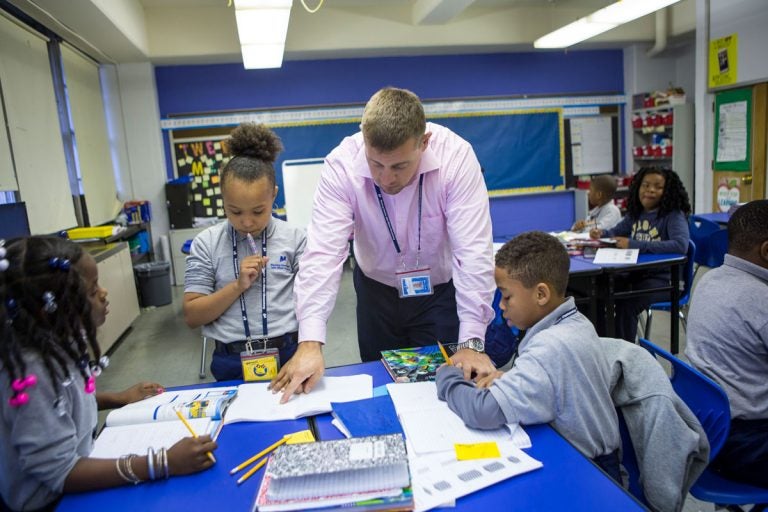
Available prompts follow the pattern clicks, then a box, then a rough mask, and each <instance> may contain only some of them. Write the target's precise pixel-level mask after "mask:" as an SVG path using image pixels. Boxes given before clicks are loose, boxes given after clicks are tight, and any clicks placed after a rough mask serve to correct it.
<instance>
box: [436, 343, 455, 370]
mask: <svg viewBox="0 0 768 512" xmlns="http://www.w3.org/2000/svg"><path fill="white" fill-rule="evenodd" d="M437 346H438V347H440V353H442V354H443V357H444V358H445V364H447V365H448V366H453V363H452V362H451V358H450V357H448V352H446V351H445V347H443V344H442V343H440V342H439V341H438V342H437Z"/></svg>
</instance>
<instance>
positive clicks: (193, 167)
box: [172, 135, 229, 218]
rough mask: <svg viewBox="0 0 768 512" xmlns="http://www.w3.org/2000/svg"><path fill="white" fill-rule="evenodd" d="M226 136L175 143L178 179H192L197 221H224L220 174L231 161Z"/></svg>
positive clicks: (192, 202) (191, 189)
mask: <svg viewBox="0 0 768 512" xmlns="http://www.w3.org/2000/svg"><path fill="white" fill-rule="evenodd" d="M224 138H225V136H223V135H216V136H213V137H209V138H189V139H174V140H173V141H172V144H173V162H174V165H175V166H176V176H177V177H179V178H181V177H183V176H190V193H191V200H190V205H191V207H192V214H193V215H194V216H195V217H219V218H224V205H223V201H222V198H221V183H220V179H219V171H220V170H221V168H222V167H223V166H224V164H226V163H227V162H228V161H229V152H228V151H227V147H226V144H223V143H222V140H223V139H224Z"/></svg>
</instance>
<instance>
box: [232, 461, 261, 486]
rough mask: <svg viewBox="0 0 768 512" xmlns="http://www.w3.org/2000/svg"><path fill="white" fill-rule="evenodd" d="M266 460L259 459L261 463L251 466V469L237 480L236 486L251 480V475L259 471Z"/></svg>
mask: <svg viewBox="0 0 768 512" xmlns="http://www.w3.org/2000/svg"><path fill="white" fill-rule="evenodd" d="M268 460H269V457H264V458H263V459H261V461H260V462H259V463H258V464H256V465H255V466H253V467H252V468H251V469H249V470H248V472H247V473H245V474H244V475H243V476H241V477H240V478H238V479H237V485H240V484H241V483H243V482H245V481H246V480H248V479H249V478H251V475H253V474H254V473H255V472H257V471H258V470H260V469H261V466H263V465H264V464H266V463H267V461H268Z"/></svg>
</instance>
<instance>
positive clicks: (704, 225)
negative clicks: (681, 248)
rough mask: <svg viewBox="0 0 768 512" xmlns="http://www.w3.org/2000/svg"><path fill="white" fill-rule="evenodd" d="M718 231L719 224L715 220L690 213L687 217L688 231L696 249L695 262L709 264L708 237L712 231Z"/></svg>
mask: <svg viewBox="0 0 768 512" xmlns="http://www.w3.org/2000/svg"><path fill="white" fill-rule="evenodd" d="M718 231H720V226H719V225H718V224H717V222H713V221H711V220H709V219H704V218H702V217H697V216H696V215H691V216H690V217H688V232H689V234H690V237H691V241H692V242H694V243H695V244H696V247H698V251H697V252H696V260H695V262H696V264H697V265H704V266H707V267H708V266H709V264H708V262H709V259H710V256H709V253H710V248H709V237H710V235H712V234H713V233H716V232H718Z"/></svg>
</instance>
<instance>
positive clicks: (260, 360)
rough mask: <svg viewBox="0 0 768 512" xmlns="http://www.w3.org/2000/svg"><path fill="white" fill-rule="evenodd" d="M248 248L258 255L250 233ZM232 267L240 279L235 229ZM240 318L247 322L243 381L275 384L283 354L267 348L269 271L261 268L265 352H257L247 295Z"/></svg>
mask: <svg viewBox="0 0 768 512" xmlns="http://www.w3.org/2000/svg"><path fill="white" fill-rule="evenodd" d="M246 236H247V238H248V244H249V245H250V247H251V250H252V251H253V254H257V253H258V248H257V247H256V242H254V241H253V237H252V236H251V235H250V233H248V234H247V235H246ZM261 257H262V258H266V257H267V228H266V227H265V228H264V231H263V232H262V233H261ZM232 265H233V266H234V270H235V279H238V278H239V277H240V267H239V266H238V261H237V231H235V229H234V228H232ZM240 314H241V315H242V318H243V330H244V331H245V350H244V351H242V352H240V364H241V365H242V367H243V379H244V380H246V381H259V380H272V379H273V378H274V377H276V376H277V373H278V372H279V371H280V352H279V351H278V350H277V349H276V348H267V340H268V339H269V334H268V330H267V267H266V266H263V267H262V268H261V325H262V341H263V343H264V345H263V348H262V349H254V347H253V338H252V337H251V328H250V326H249V325H248V310H247V309H246V304H245V293H241V294H240Z"/></svg>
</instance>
